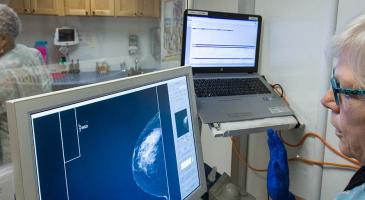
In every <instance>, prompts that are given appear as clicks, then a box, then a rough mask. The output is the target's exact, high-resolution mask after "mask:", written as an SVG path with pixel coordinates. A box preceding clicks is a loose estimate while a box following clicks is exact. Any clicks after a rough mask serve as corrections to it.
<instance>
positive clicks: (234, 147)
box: [230, 137, 267, 172]
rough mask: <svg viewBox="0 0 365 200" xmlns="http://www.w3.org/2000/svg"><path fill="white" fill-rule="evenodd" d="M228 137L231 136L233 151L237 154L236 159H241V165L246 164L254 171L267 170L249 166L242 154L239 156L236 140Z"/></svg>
mask: <svg viewBox="0 0 365 200" xmlns="http://www.w3.org/2000/svg"><path fill="white" fill-rule="evenodd" d="M230 138H231V141H232V144H233V149H234V151H235V153H236V155H237V156H238V160H239V161H241V163H242V164H243V165H246V166H247V167H248V168H249V169H251V170H253V171H256V172H266V171H267V169H258V168H255V167H252V166H251V165H250V164H249V163H248V162H246V161H245V160H244V159H243V158H242V156H241V154H240V152H239V151H238V147H237V144H236V142H235V141H234V140H233V138H232V137H230Z"/></svg>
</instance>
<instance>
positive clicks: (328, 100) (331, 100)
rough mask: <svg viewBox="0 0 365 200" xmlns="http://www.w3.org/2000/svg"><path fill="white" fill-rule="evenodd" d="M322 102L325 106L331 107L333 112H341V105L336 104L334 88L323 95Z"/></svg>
mask: <svg viewBox="0 0 365 200" xmlns="http://www.w3.org/2000/svg"><path fill="white" fill-rule="evenodd" d="M321 103H322V105H323V106H324V107H326V108H328V109H331V110H332V111H333V112H336V113H338V112H340V107H339V106H338V105H337V104H336V101H335V96H334V95H333V91H332V90H328V91H327V93H326V95H324V97H322V99H321Z"/></svg>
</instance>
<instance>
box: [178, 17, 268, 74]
mask: <svg viewBox="0 0 365 200" xmlns="http://www.w3.org/2000/svg"><path fill="white" fill-rule="evenodd" d="M261 23H262V18H261V16H259V15H247V14H239V13H226V12H215V11H204V10H185V12H184V26H183V42H182V56H181V65H186V66H191V67H193V72H194V73H195V72H199V71H200V70H203V71H204V72H207V69H209V70H210V71H211V72H220V71H221V69H223V68H222V67H224V70H225V72H230V71H232V72H233V71H237V70H242V68H245V69H244V71H245V72H257V69H258V60H259V47H260V35H261Z"/></svg>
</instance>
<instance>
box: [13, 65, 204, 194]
mask: <svg viewBox="0 0 365 200" xmlns="http://www.w3.org/2000/svg"><path fill="white" fill-rule="evenodd" d="M186 69H187V68H180V69H175V71H174V70H172V71H171V70H170V72H173V73H175V74H176V73H178V74H179V73H180V75H178V76H176V75H175V76H171V75H168V73H166V72H165V73H163V72H162V73H156V74H152V75H143V76H141V77H136V78H132V79H127V80H120V81H119V82H118V81H116V82H113V81H112V82H111V83H105V84H107V86H108V88H110V89H106V90H105V87H106V85H105V84H97V85H94V86H89V87H86V88H80V89H77V88H76V89H75V90H70V91H69V92H67V91H66V92H61V93H58V94H57V95H56V96H58V98H57V99H62V97H63V99H65V100H62V101H60V102H58V103H56V104H52V103H51V104H52V106H50V107H49V106H41V107H38V108H36V109H30V110H26V111H25V112H27V113H29V115H28V117H29V123H30V128H31V135H30V136H31V137H30V138H32V141H31V146H30V147H32V148H31V150H32V152H31V154H33V155H34V156H33V158H34V160H33V163H34V165H35V172H34V175H35V180H34V181H35V183H36V184H35V186H36V187H35V189H36V190H37V191H36V193H37V197H38V198H37V199H52V200H58V199H59V200H61V199H62V200H83V199H85V200H86V199H87V200H92V199H95V200H96V199H191V198H192V197H194V196H195V195H196V194H197V193H199V194H202V193H201V192H202V190H203V189H204V187H205V181H204V178H203V177H204V171H202V160H201V148H200V142H199V139H198V138H197V136H198V133H197V129H196V122H195V120H196V111H195V106H193V105H194V103H195V102H194V101H193V99H192V93H191V91H190V90H191V88H190V74H189V73H188V74H186V72H187V71H186ZM176 70H177V71H176ZM181 70H182V71H181ZM184 71H185V73H183V74H181V72H184ZM173 73H172V74H173ZM169 76H170V77H169ZM162 77H164V78H162ZM144 80H148V81H147V82H146V81H144ZM127 81H129V82H132V83H133V82H134V83H138V84H134V86H133V84H132V86H131V85H128V84H127ZM123 83H124V84H126V85H125V86H124V87H125V88H128V89H123V88H122V89H120V88H118V86H123V85H124V84H123ZM108 84H109V85H108ZM112 88H113V89H112ZM85 89H87V90H88V92H87V91H86V90H85ZM78 90H79V93H80V94H82V93H83V92H87V93H88V94H89V97H88V98H86V99H82V100H76V101H75V98H69V95H71V96H72V95H74V94H75V93H74V92H77V91H78ZM90 91H91V93H90ZM92 91H94V93H95V94H94V95H92ZM100 91H103V92H102V93H101V94H100ZM72 93H73V94H72ZM51 96H52V95H46V96H44V97H40V98H35V99H34V100H35V101H36V99H38V101H39V102H42V101H48V100H52V99H53V98H49V97H51ZM26 101H28V102H29V99H28V100H26ZM20 102H21V101H20ZM28 104H29V103H28ZM13 105H15V107H17V106H16V105H17V103H13ZM19 105H20V104H19ZM8 106H9V107H11V103H9V105H8ZM29 106H30V105H29ZM25 134H26V133H25ZM16 135H17V136H18V137H21V136H20V135H19V133H18V134H16ZM21 140H23V139H21ZM20 154H22V152H20ZM20 157H21V155H20ZM20 159H21V158H20ZM21 167H22V168H23V167H24V166H21ZM22 170H26V169H22ZM23 173H24V172H23ZM26 173H29V171H27V170H26ZM18 176H20V175H19V174H18ZM22 178H24V177H22ZM17 180H18V181H19V179H17ZM17 192H18V190H17ZM194 198H196V196H195V197H194ZM17 199H18V198H17ZM25 199H28V198H25Z"/></svg>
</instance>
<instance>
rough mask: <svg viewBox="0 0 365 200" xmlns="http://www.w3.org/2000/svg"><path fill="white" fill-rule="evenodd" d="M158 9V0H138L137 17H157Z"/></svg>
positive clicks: (159, 3) (159, 4) (159, 5)
mask: <svg viewBox="0 0 365 200" xmlns="http://www.w3.org/2000/svg"><path fill="white" fill-rule="evenodd" d="M160 7H161V1H160V0H138V15H140V16H145V17H159V16H160Z"/></svg>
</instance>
